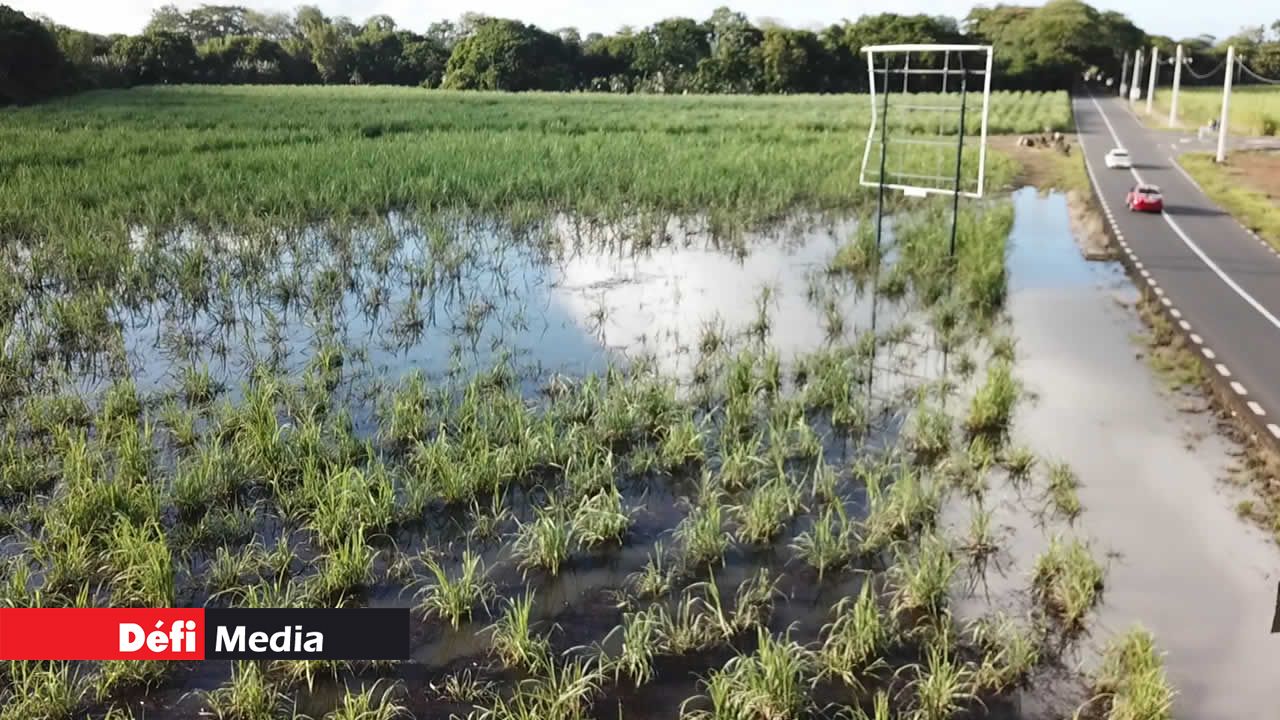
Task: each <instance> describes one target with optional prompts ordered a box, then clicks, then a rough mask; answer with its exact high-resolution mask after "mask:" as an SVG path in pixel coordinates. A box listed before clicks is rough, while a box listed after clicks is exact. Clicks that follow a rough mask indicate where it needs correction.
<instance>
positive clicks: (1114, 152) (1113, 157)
mask: <svg viewBox="0 0 1280 720" xmlns="http://www.w3.org/2000/svg"><path fill="white" fill-rule="evenodd" d="M1107 167H1109V168H1124V169H1126V170H1127V169H1129V168H1131V167H1133V161H1132V160H1130V159H1129V151H1128V150H1125V149H1124V148H1111V151H1110V152H1108V153H1107Z"/></svg>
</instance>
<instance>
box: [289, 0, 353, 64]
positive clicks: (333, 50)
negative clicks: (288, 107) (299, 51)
mask: <svg viewBox="0 0 1280 720" xmlns="http://www.w3.org/2000/svg"><path fill="white" fill-rule="evenodd" d="M294 23H295V25H297V27H298V30H299V31H300V32H301V33H302V37H303V39H304V40H305V41H306V42H305V48H306V54H307V56H308V57H310V58H311V63H312V64H313V65H314V66H315V68H316V74H317V75H319V77H320V80H321V81H323V82H326V83H335V82H336V83H345V82H347V81H348V80H350V78H351V49H350V47H349V46H348V44H347V35H346V30H347V28H346V27H345V25H340V24H338V23H337V22H335V21H333V20H330V19H329V18H327V17H325V15H324V13H322V12H320V9H319V8H317V7H315V6H314V5H303V6H301V7H299V8H298V12H297V15H296V16H295V17H294ZM346 25H350V23H346Z"/></svg>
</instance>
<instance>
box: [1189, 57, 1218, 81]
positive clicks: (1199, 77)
mask: <svg viewBox="0 0 1280 720" xmlns="http://www.w3.org/2000/svg"><path fill="white" fill-rule="evenodd" d="M1182 64H1183V65H1184V66H1186V68H1187V72H1188V73H1190V74H1191V77H1193V78H1195V79H1197V80H1206V79H1208V78H1210V77H1213V76H1214V75H1217V74H1218V71H1219V70H1221V69H1222V66H1223V65H1226V64H1227V61H1226V60H1223V61H1221V62H1219V63H1218V66H1217V67H1215V68H1214V69H1212V70H1210V71H1209V72H1207V73H1205V74H1204V75H1201V74H1200V73H1198V72H1196V71H1195V70H1192V69H1191V58H1187V59H1186V60H1183V61H1182Z"/></svg>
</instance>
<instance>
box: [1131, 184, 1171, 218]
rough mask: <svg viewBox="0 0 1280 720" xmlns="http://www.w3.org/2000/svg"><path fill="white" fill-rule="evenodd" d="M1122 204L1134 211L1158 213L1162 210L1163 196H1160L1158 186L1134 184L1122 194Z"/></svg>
mask: <svg viewBox="0 0 1280 720" xmlns="http://www.w3.org/2000/svg"><path fill="white" fill-rule="evenodd" d="M1124 204H1125V205H1126V206H1127V207H1128V208H1129V209H1130V210H1133V211H1136V212H1155V213H1158V212H1162V211H1163V210H1164V198H1162V197H1160V188H1158V187H1156V186H1155V185H1143V184H1139V185H1134V186H1133V189H1132V190H1130V191H1129V194H1128V195H1125V196H1124Z"/></svg>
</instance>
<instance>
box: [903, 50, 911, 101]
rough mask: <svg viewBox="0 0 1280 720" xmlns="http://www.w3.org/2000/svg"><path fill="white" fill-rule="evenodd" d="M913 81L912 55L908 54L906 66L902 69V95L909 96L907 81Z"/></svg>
mask: <svg viewBox="0 0 1280 720" xmlns="http://www.w3.org/2000/svg"><path fill="white" fill-rule="evenodd" d="M909 79H911V53H907V62H906V65H905V66H904V67H903V68H902V94H903V95H906V94H907V80H909Z"/></svg>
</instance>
